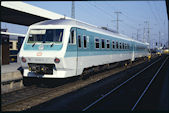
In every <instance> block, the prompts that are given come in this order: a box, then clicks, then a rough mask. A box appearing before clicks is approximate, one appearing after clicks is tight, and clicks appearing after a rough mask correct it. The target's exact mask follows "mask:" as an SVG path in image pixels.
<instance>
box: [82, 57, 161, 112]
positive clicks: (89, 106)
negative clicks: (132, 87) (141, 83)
mask: <svg viewBox="0 0 169 113" xmlns="http://www.w3.org/2000/svg"><path fill="white" fill-rule="evenodd" d="M160 59H161V58H159V59H158V60H156V61H155V62H153V63H152V64H150V65H149V66H147V67H146V68H144V69H143V70H141V71H139V72H138V73H136V74H135V75H133V76H132V77H130V78H129V79H127V80H126V81H124V82H123V83H121V84H120V85H118V86H117V87H115V88H114V89H112V90H111V91H109V92H108V93H106V94H104V95H103V96H102V97H100V98H99V99H97V100H96V101H94V102H93V103H91V104H90V105H88V106H87V107H85V108H84V109H82V111H86V110H88V109H89V108H91V107H92V106H93V105H95V104H96V103H98V102H99V101H100V100H102V99H104V98H105V97H107V96H108V95H110V94H111V93H113V92H114V91H115V90H117V89H118V88H120V87H121V86H122V85H124V84H125V83H127V82H128V81H130V80H131V79H133V78H134V77H136V76H137V75H139V74H140V73H142V72H144V71H145V70H146V69H148V68H149V67H151V66H152V65H153V64H155V63H157V62H158V61H159V60H160Z"/></svg>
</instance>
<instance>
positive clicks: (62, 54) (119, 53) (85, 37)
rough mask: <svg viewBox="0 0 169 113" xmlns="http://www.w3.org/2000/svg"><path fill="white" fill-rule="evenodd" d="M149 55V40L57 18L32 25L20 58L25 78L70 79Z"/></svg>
mask: <svg viewBox="0 0 169 113" xmlns="http://www.w3.org/2000/svg"><path fill="white" fill-rule="evenodd" d="M148 55H150V52H149V44H148V43H142V42H139V41H136V40H133V39H131V38H129V37H127V36H124V35H122V34H118V33H115V32H112V31H110V30H106V29H103V28H99V27H97V26H93V25H90V24H87V23H84V22H80V21H77V20H71V19H57V20H47V21H42V22H39V23H36V24H33V25H31V26H30V27H29V29H28V32H27V35H26V37H25V39H24V42H23V44H22V47H21V50H20V53H19V58H20V60H21V65H22V67H23V69H24V74H23V76H24V78H26V77H42V78H67V77H73V76H77V75H81V74H82V73H83V71H84V70H85V69H89V68H92V67H96V66H99V65H104V64H110V63H114V62H120V61H125V60H131V61H134V60H135V58H138V57H148Z"/></svg>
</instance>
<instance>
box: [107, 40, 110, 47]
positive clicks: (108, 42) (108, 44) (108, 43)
mask: <svg viewBox="0 0 169 113" xmlns="http://www.w3.org/2000/svg"><path fill="white" fill-rule="evenodd" d="M107 48H110V41H109V40H107Z"/></svg>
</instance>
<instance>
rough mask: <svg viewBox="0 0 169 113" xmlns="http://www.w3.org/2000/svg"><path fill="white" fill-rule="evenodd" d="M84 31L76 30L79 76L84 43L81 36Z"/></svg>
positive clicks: (81, 69) (81, 68)
mask: <svg viewBox="0 0 169 113" xmlns="http://www.w3.org/2000/svg"><path fill="white" fill-rule="evenodd" d="M84 32H85V30H84V29H77V35H76V37H77V75H80V74H81V73H82V71H83V65H84V64H83V63H84V62H83V51H84V46H83V45H84V41H83V36H84V35H85V34H84Z"/></svg>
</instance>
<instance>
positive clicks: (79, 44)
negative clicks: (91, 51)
mask: <svg viewBox="0 0 169 113" xmlns="http://www.w3.org/2000/svg"><path fill="white" fill-rule="evenodd" d="M78 47H79V48H81V47H82V46H81V36H80V35H78Z"/></svg>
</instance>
